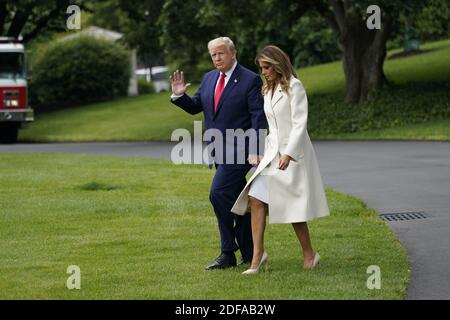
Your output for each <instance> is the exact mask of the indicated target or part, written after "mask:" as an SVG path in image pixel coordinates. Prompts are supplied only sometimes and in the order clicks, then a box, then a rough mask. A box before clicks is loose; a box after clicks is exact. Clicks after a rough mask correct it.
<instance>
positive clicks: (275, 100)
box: [271, 84, 283, 109]
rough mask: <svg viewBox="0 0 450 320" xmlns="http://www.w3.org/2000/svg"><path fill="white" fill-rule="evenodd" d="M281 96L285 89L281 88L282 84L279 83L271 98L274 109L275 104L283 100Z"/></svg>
mask: <svg viewBox="0 0 450 320" xmlns="http://www.w3.org/2000/svg"><path fill="white" fill-rule="evenodd" d="M271 94H272V93H271ZM281 98H283V90H281V86H280V85H279V84H278V86H277V87H276V88H275V93H274V94H273V98H272V100H271V105H272V109H273V108H275V105H276V104H277V103H278V102H279V101H280V100H281Z"/></svg>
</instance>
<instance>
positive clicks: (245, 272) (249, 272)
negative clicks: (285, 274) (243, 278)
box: [242, 251, 269, 274]
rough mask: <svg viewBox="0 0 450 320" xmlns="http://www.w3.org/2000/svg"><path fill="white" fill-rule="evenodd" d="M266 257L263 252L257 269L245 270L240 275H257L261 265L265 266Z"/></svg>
mask: <svg viewBox="0 0 450 320" xmlns="http://www.w3.org/2000/svg"><path fill="white" fill-rule="evenodd" d="M268 258H269V257H268V256H267V253H266V252H265V251H264V253H263V255H262V258H261V261H260V262H259V265H258V267H257V268H256V269H247V270H245V271H244V272H242V274H254V273H258V272H259V269H260V268H261V267H262V266H263V265H265V266H267V260H268Z"/></svg>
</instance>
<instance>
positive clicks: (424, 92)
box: [308, 80, 450, 135]
mask: <svg viewBox="0 0 450 320" xmlns="http://www.w3.org/2000/svg"><path fill="white" fill-rule="evenodd" d="M308 100H309V117H308V130H309V131H310V133H311V134H312V135H314V133H321V134H324V133H347V132H356V131H363V130H370V129H381V128H390V127H395V126H402V125H408V124H414V123H420V122H426V121H430V120H442V119H448V118H450V80H447V81H443V82H434V83H430V82H423V83H422V82H418V83H409V84H406V85H393V86H391V87H389V88H386V89H384V90H382V91H381V92H379V93H378V95H377V96H376V97H374V99H373V100H371V101H369V102H366V103H358V104H347V103H344V102H343V100H344V97H343V93H335V94H327V95H311V96H310V97H308Z"/></svg>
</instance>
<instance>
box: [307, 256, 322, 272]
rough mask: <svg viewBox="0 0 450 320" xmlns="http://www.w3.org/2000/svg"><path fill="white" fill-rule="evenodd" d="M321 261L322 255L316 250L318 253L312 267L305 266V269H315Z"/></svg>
mask: <svg viewBox="0 0 450 320" xmlns="http://www.w3.org/2000/svg"><path fill="white" fill-rule="evenodd" d="M319 261H320V255H319V253H318V252H316V254H315V255H314V260H313V263H312V265H311V266H310V267H308V268H304V269H306V270H311V269H314V268H315V267H316V266H317V265H318V264H319Z"/></svg>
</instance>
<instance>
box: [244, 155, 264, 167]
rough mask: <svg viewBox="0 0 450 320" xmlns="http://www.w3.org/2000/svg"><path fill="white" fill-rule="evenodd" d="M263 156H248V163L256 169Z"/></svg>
mask: <svg viewBox="0 0 450 320" xmlns="http://www.w3.org/2000/svg"><path fill="white" fill-rule="evenodd" d="M262 158H263V156H260V155H257V154H249V155H248V159H247V160H248V163H250V164H251V165H252V166H254V167H256V166H257V165H258V164H259V163H260V162H261V159H262Z"/></svg>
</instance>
